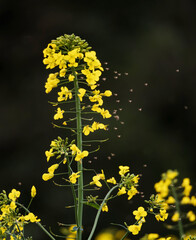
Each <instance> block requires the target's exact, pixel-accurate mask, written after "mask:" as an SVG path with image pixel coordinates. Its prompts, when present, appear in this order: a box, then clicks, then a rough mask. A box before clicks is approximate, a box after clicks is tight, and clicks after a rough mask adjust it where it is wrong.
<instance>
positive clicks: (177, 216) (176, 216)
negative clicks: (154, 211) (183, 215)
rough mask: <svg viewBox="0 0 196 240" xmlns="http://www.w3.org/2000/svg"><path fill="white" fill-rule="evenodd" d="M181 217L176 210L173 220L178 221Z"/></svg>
mask: <svg viewBox="0 0 196 240" xmlns="http://www.w3.org/2000/svg"><path fill="white" fill-rule="evenodd" d="M179 218H180V215H179V213H178V212H175V213H174V214H173V216H172V217H171V220H172V221H173V222H177V221H178V220H179Z"/></svg>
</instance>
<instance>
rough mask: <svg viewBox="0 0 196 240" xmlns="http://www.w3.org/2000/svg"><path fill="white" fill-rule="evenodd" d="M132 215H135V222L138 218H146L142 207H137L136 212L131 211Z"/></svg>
mask: <svg viewBox="0 0 196 240" xmlns="http://www.w3.org/2000/svg"><path fill="white" fill-rule="evenodd" d="M133 215H135V219H136V220H139V219H140V218H143V217H146V216H147V212H146V211H145V209H144V208H143V207H138V209H137V210H135V211H133Z"/></svg>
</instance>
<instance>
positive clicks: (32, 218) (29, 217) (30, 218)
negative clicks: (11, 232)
mask: <svg viewBox="0 0 196 240" xmlns="http://www.w3.org/2000/svg"><path fill="white" fill-rule="evenodd" d="M24 219H25V220H26V221H30V222H32V223H33V222H40V221H41V220H40V219H37V216H35V215H34V214H33V213H29V214H28V215H26V216H24Z"/></svg>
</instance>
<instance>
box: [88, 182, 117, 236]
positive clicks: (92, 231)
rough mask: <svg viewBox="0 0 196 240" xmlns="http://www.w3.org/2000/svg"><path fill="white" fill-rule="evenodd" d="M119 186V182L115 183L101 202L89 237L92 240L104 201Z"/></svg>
mask: <svg viewBox="0 0 196 240" xmlns="http://www.w3.org/2000/svg"><path fill="white" fill-rule="evenodd" d="M118 187H119V185H118V184H117V185H115V186H114V187H113V188H111V189H110V191H108V193H107V194H106V196H105V198H104V199H103V201H102V203H101V205H100V207H99V210H98V211H97V215H96V217H95V220H94V224H93V227H92V230H91V232H90V235H89V237H88V239H87V240H91V239H92V237H93V234H94V232H95V229H96V227H97V223H98V220H99V216H100V213H101V210H102V207H103V205H104V203H105V202H106V200H107V199H108V198H109V196H110V194H111V193H112V192H113V191H114V190H115V189H116V188H118Z"/></svg>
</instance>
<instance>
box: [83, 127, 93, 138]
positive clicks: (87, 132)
mask: <svg viewBox="0 0 196 240" xmlns="http://www.w3.org/2000/svg"><path fill="white" fill-rule="evenodd" d="M93 131H94V130H93V129H92V127H90V126H89V125H86V126H84V128H83V133H84V135H85V136H88V135H89V134H90V132H93Z"/></svg>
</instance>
